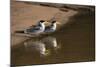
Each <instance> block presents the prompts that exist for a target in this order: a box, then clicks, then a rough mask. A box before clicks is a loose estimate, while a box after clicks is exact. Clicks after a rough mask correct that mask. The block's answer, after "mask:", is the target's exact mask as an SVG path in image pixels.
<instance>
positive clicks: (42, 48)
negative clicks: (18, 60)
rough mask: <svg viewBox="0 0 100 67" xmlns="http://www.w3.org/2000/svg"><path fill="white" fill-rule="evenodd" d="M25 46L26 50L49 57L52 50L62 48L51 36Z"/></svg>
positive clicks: (25, 43)
mask: <svg viewBox="0 0 100 67" xmlns="http://www.w3.org/2000/svg"><path fill="white" fill-rule="evenodd" d="M24 46H25V48H26V50H32V51H37V52H38V53H39V54H40V56H49V55H50V54H51V53H52V52H51V50H52V49H54V51H56V50H57V49H58V48H60V46H59V45H58V44H57V40H56V38H55V37H50V36H49V37H45V38H42V39H39V40H33V39H32V40H29V41H27V42H24ZM48 47H51V48H48Z"/></svg>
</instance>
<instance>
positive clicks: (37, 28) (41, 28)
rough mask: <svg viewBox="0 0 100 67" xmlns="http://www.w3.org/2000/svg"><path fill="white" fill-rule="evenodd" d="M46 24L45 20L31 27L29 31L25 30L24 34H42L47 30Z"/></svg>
mask: <svg viewBox="0 0 100 67" xmlns="http://www.w3.org/2000/svg"><path fill="white" fill-rule="evenodd" d="M44 22H45V21H44V20H40V21H39V23H38V24H37V25H36V26H31V27H29V28H28V29H25V30H24V33H28V34H30V33H31V34H38V33H42V32H43V31H44V30H45V25H44Z"/></svg>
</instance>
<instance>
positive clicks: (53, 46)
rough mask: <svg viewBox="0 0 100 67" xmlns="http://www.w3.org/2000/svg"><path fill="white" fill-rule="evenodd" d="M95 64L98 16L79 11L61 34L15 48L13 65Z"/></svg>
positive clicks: (85, 10) (12, 59)
mask: <svg viewBox="0 0 100 67" xmlns="http://www.w3.org/2000/svg"><path fill="white" fill-rule="evenodd" d="M94 60H95V12H94V11H91V10H89V9H86V8H84V9H79V13H78V14H77V15H75V16H74V17H72V18H70V20H69V23H68V24H66V25H65V26H64V27H63V28H62V29H60V30H59V31H57V32H55V33H53V34H51V35H47V36H43V37H38V38H31V39H29V40H26V41H25V42H23V43H20V44H19V45H16V46H15V47H12V48H11V64H12V65H38V64H54V63H69V62H85V61H94Z"/></svg>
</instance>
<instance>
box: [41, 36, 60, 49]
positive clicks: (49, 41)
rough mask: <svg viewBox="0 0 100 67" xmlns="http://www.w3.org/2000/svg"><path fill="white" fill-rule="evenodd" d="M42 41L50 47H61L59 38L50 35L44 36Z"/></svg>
mask: <svg viewBox="0 0 100 67" xmlns="http://www.w3.org/2000/svg"><path fill="white" fill-rule="evenodd" d="M42 42H43V43H44V44H45V45H46V46H48V47H52V48H54V49H58V48H60V46H59V45H58V44H57V39H56V38H55V37H50V36H49V37H46V38H43V39H42Z"/></svg>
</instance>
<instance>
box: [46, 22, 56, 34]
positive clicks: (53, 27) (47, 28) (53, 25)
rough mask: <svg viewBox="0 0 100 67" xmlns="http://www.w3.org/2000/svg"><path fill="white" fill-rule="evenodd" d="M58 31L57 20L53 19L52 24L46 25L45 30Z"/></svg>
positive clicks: (47, 31)
mask: <svg viewBox="0 0 100 67" xmlns="http://www.w3.org/2000/svg"><path fill="white" fill-rule="evenodd" d="M55 31H56V21H52V22H51V25H50V26H47V27H45V30H44V32H46V33H51V32H55Z"/></svg>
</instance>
